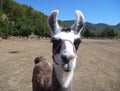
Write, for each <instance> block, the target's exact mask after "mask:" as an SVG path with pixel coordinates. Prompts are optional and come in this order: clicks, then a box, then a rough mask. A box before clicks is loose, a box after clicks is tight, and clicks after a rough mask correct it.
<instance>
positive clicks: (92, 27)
mask: <svg viewBox="0 0 120 91" xmlns="http://www.w3.org/2000/svg"><path fill="white" fill-rule="evenodd" d="M63 23H65V24H66V25H68V26H71V25H72V24H73V23H74V20H70V21H63ZM108 26H111V25H108V24H105V23H98V24H93V23H90V22H86V23H85V27H86V28H89V29H90V30H104V29H105V28H106V27H108ZM111 27H113V28H114V29H115V30H117V31H120V23H119V24H117V25H114V26H111Z"/></svg>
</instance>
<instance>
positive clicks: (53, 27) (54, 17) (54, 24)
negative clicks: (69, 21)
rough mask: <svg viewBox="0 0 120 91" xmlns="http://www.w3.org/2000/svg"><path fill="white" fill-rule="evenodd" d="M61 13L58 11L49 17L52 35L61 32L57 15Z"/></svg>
mask: <svg viewBox="0 0 120 91" xmlns="http://www.w3.org/2000/svg"><path fill="white" fill-rule="evenodd" d="M58 13H59V11H58V10H54V11H53V12H52V13H51V15H50V16H49V17H48V23H49V27H50V30H51V34H52V35H54V34H56V33H57V32H58V31H59V28H60V27H59V25H58V21H57V15H58Z"/></svg>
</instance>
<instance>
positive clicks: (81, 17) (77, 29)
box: [71, 10, 84, 34]
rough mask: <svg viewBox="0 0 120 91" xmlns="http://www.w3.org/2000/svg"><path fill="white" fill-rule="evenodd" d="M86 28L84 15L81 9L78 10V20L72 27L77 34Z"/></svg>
mask: <svg viewBox="0 0 120 91" xmlns="http://www.w3.org/2000/svg"><path fill="white" fill-rule="evenodd" d="M83 28H84V15H83V14H82V12H81V11H79V10H76V21H75V23H74V24H73V26H72V27H71V29H72V30H73V31H74V33H75V34H80V32H81V31H82V30H83Z"/></svg>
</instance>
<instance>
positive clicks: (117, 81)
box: [0, 39, 120, 91]
mask: <svg viewBox="0 0 120 91" xmlns="http://www.w3.org/2000/svg"><path fill="white" fill-rule="evenodd" d="M40 55H43V56H45V57H46V58H47V59H49V60H50V62H51V63H52V59H51V55H52V54H51V43H50V40H2V41H0V91H32V83H31V79H32V71H33V67H34V62H33V60H34V58H35V57H37V56H40ZM73 91H120V40H91V39H88V40H86V39H83V41H82V44H81V45H80V47H79V50H78V59H77V67H76V69H75V75H74V79H73Z"/></svg>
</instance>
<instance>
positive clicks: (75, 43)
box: [74, 38, 81, 50]
mask: <svg viewBox="0 0 120 91" xmlns="http://www.w3.org/2000/svg"><path fill="white" fill-rule="evenodd" d="M80 43H81V39H80V38H78V39H75V40H74V45H75V49H76V50H77V49H78V47H79V44H80Z"/></svg>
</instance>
